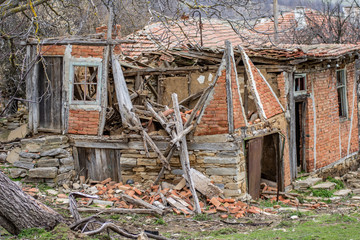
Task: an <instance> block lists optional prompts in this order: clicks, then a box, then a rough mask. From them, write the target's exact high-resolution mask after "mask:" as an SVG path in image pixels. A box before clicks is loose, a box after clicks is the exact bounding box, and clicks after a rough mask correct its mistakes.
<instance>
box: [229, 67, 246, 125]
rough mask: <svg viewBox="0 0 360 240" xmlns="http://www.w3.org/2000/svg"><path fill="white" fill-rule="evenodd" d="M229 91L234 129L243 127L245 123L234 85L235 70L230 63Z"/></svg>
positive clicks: (237, 92) (235, 85)
mask: <svg viewBox="0 0 360 240" xmlns="http://www.w3.org/2000/svg"><path fill="white" fill-rule="evenodd" d="M231 90H232V99H233V109H234V128H235V129H237V128H240V127H245V126H246V123H245V120H244V114H243V108H242V106H241V102H240V97H241V96H240V95H239V92H240V90H238V85H237V83H236V75H235V68H234V64H233V62H232V68H231Z"/></svg>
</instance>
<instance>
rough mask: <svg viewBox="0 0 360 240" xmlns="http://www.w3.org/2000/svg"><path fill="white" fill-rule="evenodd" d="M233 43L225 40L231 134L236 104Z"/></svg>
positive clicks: (228, 112) (228, 113)
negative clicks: (234, 96) (232, 76)
mask: <svg viewBox="0 0 360 240" xmlns="http://www.w3.org/2000/svg"><path fill="white" fill-rule="evenodd" d="M231 48H232V46H231V43H230V41H225V54H226V67H225V68H226V75H225V80H226V83H225V86H226V103H227V117H228V119H227V120H228V125H229V134H233V133H234V104H233V97H232V86H231V85H232V84H231V70H232V67H231V65H232V59H231V57H233V56H231V52H232V51H231V50H232V49H231Z"/></svg>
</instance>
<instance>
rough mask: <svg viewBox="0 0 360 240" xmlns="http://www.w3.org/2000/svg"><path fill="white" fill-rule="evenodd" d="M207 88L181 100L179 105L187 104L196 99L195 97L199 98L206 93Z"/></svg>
mask: <svg viewBox="0 0 360 240" xmlns="http://www.w3.org/2000/svg"><path fill="white" fill-rule="evenodd" d="M204 91H205V89H202V90H200V91H199V92H197V93H194V94H191V95H190V96H188V97H186V98H184V99H183V100H181V101H180V102H179V105H184V104H187V103H188V102H191V101H194V100H195V99H198V98H199V97H201V95H202V94H203V93H204Z"/></svg>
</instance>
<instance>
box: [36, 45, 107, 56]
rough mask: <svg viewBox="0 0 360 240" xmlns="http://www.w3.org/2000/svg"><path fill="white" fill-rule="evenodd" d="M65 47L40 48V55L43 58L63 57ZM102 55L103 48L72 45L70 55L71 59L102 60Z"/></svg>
mask: <svg viewBox="0 0 360 240" xmlns="http://www.w3.org/2000/svg"><path fill="white" fill-rule="evenodd" d="M65 49H66V46H64V45H62V46H57V45H50V46H41V54H42V55H44V56H54V55H57V56H63V55H64V54H65ZM103 53H104V47H102V46H81V45H73V46H72V51H71V55H72V56H73V57H84V58H86V57H98V58H102V57H103Z"/></svg>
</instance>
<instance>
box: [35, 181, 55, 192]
mask: <svg viewBox="0 0 360 240" xmlns="http://www.w3.org/2000/svg"><path fill="white" fill-rule="evenodd" d="M36 187H37V188H38V189H39V191H41V192H45V191H46V190H49V189H54V188H52V187H49V186H48V185H47V184H45V183H39V184H38V185H37V186H36Z"/></svg>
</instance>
